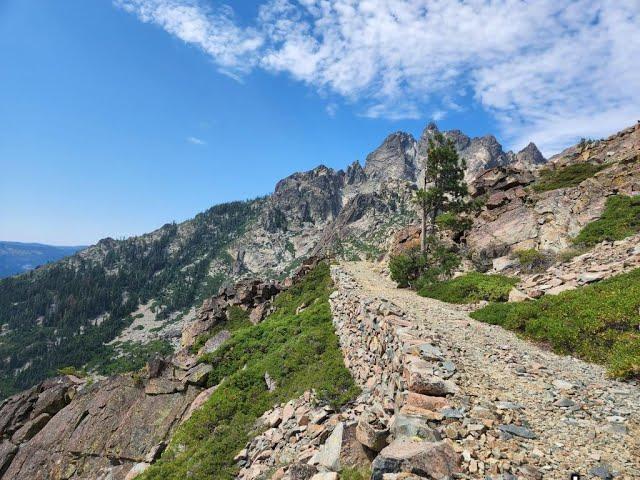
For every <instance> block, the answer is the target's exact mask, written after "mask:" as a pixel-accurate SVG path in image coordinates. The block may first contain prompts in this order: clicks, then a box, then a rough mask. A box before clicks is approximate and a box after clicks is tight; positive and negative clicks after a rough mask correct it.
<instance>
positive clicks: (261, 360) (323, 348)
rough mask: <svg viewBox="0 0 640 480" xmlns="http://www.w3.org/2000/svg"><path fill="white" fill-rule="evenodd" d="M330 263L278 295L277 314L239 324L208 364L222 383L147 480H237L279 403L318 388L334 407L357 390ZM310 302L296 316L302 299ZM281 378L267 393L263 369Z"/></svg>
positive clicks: (211, 379) (147, 474)
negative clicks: (334, 308) (333, 303)
mask: <svg viewBox="0 0 640 480" xmlns="http://www.w3.org/2000/svg"><path fill="white" fill-rule="evenodd" d="M330 292H331V277H330V275H329V267H328V265H326V264H321V265H319V266H318V267H316V268H315V269H314V270H313V271H312V272H310V273H309V274H308V275H307V276H306V277H305V278H304V280H302V281H301V282H300V283H299V284H297V285H295V286H293V287H292V288H291V289H289V290H287V291H286V292H283V293H281V294H280V295H278V297H276V299H275V302H274V304H275V306H276V311H275V312H274V313H273V314H271V315H270V316H269V317H268V318H267V319H266V320H265V321H263V322H262V323H260V324H258V325H255V326H249V327H246V328H241V329H239V330H237V331H236V332H235V333H234V335H233V336H232V337H231V338H230V339H229V340H228V341H227V342H225V344H224V345H223V346H222V347H220V349H218V350H217V351H215V352H213V353H211V354H209V355H205V356H204V357H203V359H202V360H203V361H205V362H208V363H210V364H211V365H212V366H213V371H212V372H211V374H210V376H209V379H208V380H209V383H208V385H216V384H219V385H220V386H219V387H218V389H217V390H216V391H215V392H214V393H213V395H212V396H211V398H210V399H209V400H208V401H207V402H206V403H205V404H204V405H203V406H202V408H200V409H199V410H197V411H196V412H195V413H194V414H193V416H192V417H191V418H190V419H189V420H187V421H186V422H185V423H184V424H182V425H181V426H180V427H179V428H178V430H177V431H176V434H175V435H174V437H173V439H172V441H171V444H170V445H169V446H168V447H167V450H166V451H165V453H164V454H163V455H162V457H161V458H160V460H159V461H158V462H157V463H155V464H154V465H152V466H151V468H149V470H147V471H146V472H145V473H144V474H143V475H142V476H141V480H142V479H147V480H149V479H163V480H164V479H180V480H182V479H184V478H189V479H193V480H198V479H231V478H234V477H235V475H236V473H237V470H238V469H237V466H236V465H235V463H234V461H233V457H234V456H235V455H236V454H237V453H238V451H239V450H240V449H242V448H243V446H244V445H245V443H246V442H247V441H248V440H249V438H250V437H249V435H250V433H251V430H252V428H253V426H254V424H255V421H256V419H257V418H259V417H260V416H261V415H262V414H263V413H264V412H265V411H266V410H268V409H270V408H272V407H273V406H274V405H275V404H277V403H281V402H285V401H288V400H290V399H292V398H296V397H298V396H299V395H301V394H302V393H303V392H304V391H306V390H309V389H315V391H316V395H317V397H318V398H319V399H320V401H321V402H323V403H328V404H331V405H333V406H334V407H337V406H340V405H342V404H344V403H346V402H347V401H349V400H351V399H353V398H354V397H355V396H356V395H357V394H358V388H357V387H356V385H355V384H354V382H353V379H352V378H351V376H350V374H349V371H348V370H347V369H346V368H345V366H344V362H343V359H342V353H341V351H340V347H339V344H338V339H337V337H336V335H335V333H334V329H333V324H332V318H331V310H330V307H329V293H330ZM303 303H304V304H307V305H309V306H308V307H307V308H306V309H304V310H303V311H302V312H300V313H299V314H298V315H296V313H295V312H296V309H297V308H298V307H299V306H300V305H301V304H303ZM266 372H269V375H270V376H271V377H272V378H273V379H274V380H275V381H276V383H277V388H276V389H275V390H274V391H273V392H269V391H268V390H267V388H266V384H265V381H264V374H265V373H266Z"/></svg>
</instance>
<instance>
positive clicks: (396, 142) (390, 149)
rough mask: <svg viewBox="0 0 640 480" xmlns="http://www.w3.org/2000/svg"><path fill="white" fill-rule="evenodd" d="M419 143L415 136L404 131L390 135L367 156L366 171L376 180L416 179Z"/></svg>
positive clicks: (368, 176) (368, 175)
mask: <svg viewBox="0 0 640 480" xmlns="http://www.w3.org/2000/svg"><path fill="white" fill-rule="evenodd" d="M416 154H417V145H416V141H415V139H414V138H413V136H411V135H409V134H408V133H404V132H396V133H393V134H391V135H389V136H388V137H387V138H386V139H385V140H384V142H382V145H380V146H379V147H378V148H377V149H376V150H374V151H373V152H371V153H370V154H369V155H368V156H367V160H366V166H365V168H364V171H365V173H366V175H367V178H370V179H375V180H388V179H401V180H408V181H415V180H416V173H417V172H416V164H415V159H416Z"/></svg>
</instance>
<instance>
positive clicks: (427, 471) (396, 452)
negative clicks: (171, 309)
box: [371, 439, 461, 480]
mask: <svg viewBox="0 0 640 480" xmlns="http://www.w3.org/2000/svg"><path fill="white" fill-rule="evenodd" d="M460 464H461V458H460V455H459V454H457V453H456V452H455V450H454V449H453V448H452V447H451V445H450V444H449V443H447V442H445V441H442V442H428V441H417V440H409V439H398V440H395V441H394V442H393V443H391V444H390V445H389V446H388V447H386V448H385V449H384V450H382V451H381V452H380V454H379V455H378V456H377V457H376V459H375V460H374V461H373V465H372V472H371V479H372V480H382V478H383V475H384V474H385V473H399V472H407V473H413V474H416V475H419V476H421V477H426V478H431V479H434V480H445V479H451V478H453V476H454V475H455V474H457V473H460Z"/></svg>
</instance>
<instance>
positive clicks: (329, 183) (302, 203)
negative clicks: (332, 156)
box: [266, 165, 358, 231]
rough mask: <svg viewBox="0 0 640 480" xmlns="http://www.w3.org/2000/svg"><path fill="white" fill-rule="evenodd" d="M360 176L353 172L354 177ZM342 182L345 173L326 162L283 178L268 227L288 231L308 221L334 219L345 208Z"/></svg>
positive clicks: (269, 217)
mask: <svg viewBox="0 0 640 480" xmlns="http://www.w3.org/2000/svg"><path fill="white" fill-rule="evenodd" d="M357 175H358V174H357V172H352V177H356V176H357ZM352 179H353V178H352ZM343 182H344V172H342V171H339V172H336V171H335V170H332V169H330V168H327V167H325V166H324V165H321V166H319V167H317V168H315V169H313V170H310V171H308V172H303V173H295V174H293V175H291V176H290V177H287V178H285V179H284V180H280V181H279V182H278V184H277V185H276V189H275V192H274V193H273V196H272V197H271V198H270V199H269V206H268V207H267V208H268V210H269V212H270V213H269V214H268V215H267V217H266V219H267V220H266V221H267V225H266V227H267V229H268V230H270V231H278V230H286V229H287V228H290V227H291V226H299V225H301V224H303V223H305V222H306V223H320V222H324V221H325V220H327V219H332V218H335V217H336V216H337V215H338V212H339V211H340V208H341V207H342V201H341V190H342V186H343Z"/></svg>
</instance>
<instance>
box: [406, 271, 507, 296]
mask: <svg viewBox="0 0 640 480" xmlns="http://www.w3.org/2000/svg"><path fill="white" fill-rule="evenodd" d="M516 283H518V279H517V278H511V277H505V276H503V275H486V274H484V273H478V272H470V273H467V274H466V275H462V276H460V277H457V278H454V279H451V280H446V281H443V282H435V283H432V284H428V285H424V286H423V287H422V288H421V289H420V290H419V292H418V293H419V294H420V295H422V296H423V297H429V298H435V299H437V300H442V301H443V302H449V303H475V302H479V301H480V300H488V301H491V302H505V301H507V300H508V299H509V292H510V291H511V289H512V288H513V286H514V285H515V284H516Z"/></svg>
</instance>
